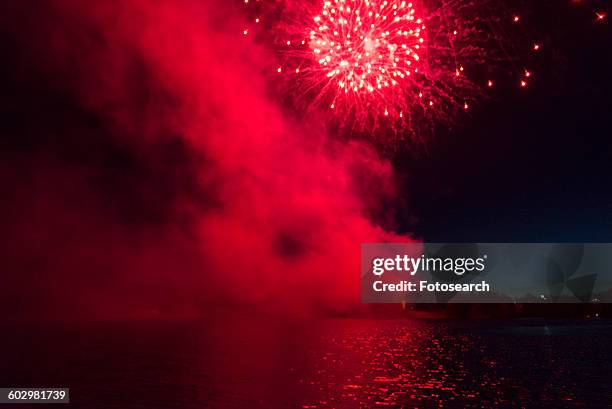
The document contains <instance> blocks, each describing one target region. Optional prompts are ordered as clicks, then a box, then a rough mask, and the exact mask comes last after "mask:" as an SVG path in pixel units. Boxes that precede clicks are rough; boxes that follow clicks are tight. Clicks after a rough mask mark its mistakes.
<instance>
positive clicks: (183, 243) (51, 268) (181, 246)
mask: <svg viewBox="0 0 612 409" xmlns="http://www.w3.org/2000/svg"><path fill="white" fill-rule="evenodd" d="M223 3H224V2H214V3H212V2H209V4H202V3H201V2H197V1H168V2H161V1H152V0H150V1H138V0H134V1H100V2H94V1H87V2H84V1H66V0H62V1H52V2H47V3H44V6H43V7H40V8H39V9H37V10H27V8H28V6H27V5H25V4H22V5H12V6H10V7H9V8H12V9H11V10H5V12H4V13H2V14H3V15H4V16H5V17H4V18H3V21H2V25H3V26H4V27H5V29H6V30H7V31H8V32H10V33H11V36H12V37H11V39H12V40H11V41H13V42H14V45H15V48H16V49H19V50H20V51H19V53H17V54H16V55H18V57H16V60H14V61H15V64H16V65H19V66H20V72H19V73H12V74H13V75H14V76H15V77H16V78H17V83H18V84H26V83H28V84H34V85H32V86H31V87H32V89H30V90H29V91H27V92H26V91H23V90H21V89H20V91H19V92H20V93H21V95H20V97H19V100H20V101H21V102H20V103H19V106H21V107H22V108H23V107H29V108H28V110H30V111H29V115H30V118H29V121H32V122H33V123H34V124H32V123H28V124H27V126H25V125H22V124H21V123H20V125H19V126H16V127H15V129H13V130H9V131H7V132H8V133H9V134H10V136H9V137H8V138H9V139H10V140H23V139H24V138H23V134H24V132H25V131H24V130H23V129H28V130H30V131H31V130H32V129H34V130H35V132H29V133H28V137H27V138H25V140H26V141H27V143H24V144H21V145H19V144H17V145H18V148H15V147H14V146H12V147H10V149H8V150H5V154H4V156H5V160H4V162H5V165H3V166H4V167H5V170H4V171H3V176H4V179H5V181H4V182H6V184H7V185H8V186H10V189H11V192H12V193H11V195H10V197H9V200H8V201H7V202H6V203H7V204H5V205H3V214H4V215H5V217H7V224H6V225H7V226H8V232H9V234H8V235H7V236H6V237H5V243H4V248H5V249H7V250H9V251H8V252H7V254H8V265H9V271H8V272H7V273H6V274H5V279H6V281H7V283H9V284H12V285H10V286H9V287H8V289H7V287H5V288H4V289H3V290H1V291H2V292H4V294H2V295H4V296H5V297H4V298H5V300H9V301H7V302H6V305H5V309H7V308H8V311H12V312H14V313H19V312H22V311H28V310H31V311H36V313H40V311H42V310H45V311H47V312H50V313H54V312H58V313H65V312H67V311H72V312H74V311H75V310H76V311H77V312H78V313H82V314H102V315H112V314H119V315H120V314H126V313H127V314H132V313H136V314H137V313H139V312H142V311H150V310H154V311H160V312H162V313H165V312H167V313H185V312H190V313H191V312H193V311H196V312H197V311H201V310H202V309H203V308H206V307H208V306H209V305H211V304H212V305H219V304H224V303H228V304H232V303H246V304H248V305H258V306H262V307H264V308H273V309H275V308H283V309H286V308H290V309H292V310H294V309H297V310H299V311H312V310H313V309H319V308H320V309H323V310H344V309H346V308H347V307H348V306H352V305H356V303H358V300H359V268H358V263H359V246H360V244H361V243H362V242H381V241H406V240H407V238H405V237H399V236H397V235H396V234H394V233H393V232H392V231H389V230H388V229H389V228H390V226H389V224H388V223H385V225H386V228H387V230H385V228H383V227H381V226H379V225H378V222H377V221H380V220H388V219H389V217H388V215H386V214H385V213H386V211H385V209H384V207H383V206H382V205H381V203H383V202H388V201H389V199H392V198H393V197H394V195H395V192H394V175H393V169H392V168H391V166H390V164H389V163H388V162H387V161H385V160H383V159H381V157H379V156H378V154H377V153H376V152H375V151H374V150H373V149H372V148H371V147H369V146H368V145H367V144H365V143H363V142H346V141H339V140H336V139H334V138H331V137H329V136H327V135H326V133H325V131H324V126H322V125H319V124H317V123H316V122H317V118H297V119H296V118H295V115H294V114H293V113H291V114H290V113H289V112H288V111H287V108H285V107H283V106H282V103H281V102H279V101H280V100H281V98H279V97H278V96H275V95H273V92H272V91H270V87H269V84H270V81H273V79H274V78H273V77H272V78H270V77H268V75H267V74H265V73H267V72H273V68H272V67H274V58H273V56H272V55H271V54H270V53H269V52H268V51H267V50H265V49H263V48H262V47H260V46H258V45H256V44H253V43H250V42H249V39H248V38H244V36H242V32H241V29H240V21H239V20H238V19H234V18H233V17H230V16H232V15H235V14H236V13H235V11H236V10H234V9H233V8H232V7H231V6H229V5H227V4H223ZM18 88H19V87H18ZM41 90H44V92H45V93H46V95H49V94H50V95H52V97H49V98H48V100H50V101H56V99H59V100H61V101H62V102H61V103H60V108H58V106H57V104H55V103H45V104H42V110H46V111H47V112H46V113H42V114H41V113H40V112H39V111H36V109H34V108H31V106H32V104H34V105H36V103H35V101H36V100H37V99H38V98H39V97H40V93H41V92H43V91H41ZM24 92H25V94H24ZM58 95H59V97H58ZM66 101H68V102H66ZM3 104H5V102H3ZM62 104H63V105H62ZM65 106H70V109H68V108H65ZM22 108H19V109H22ZM24 109H25V108H23V109H22V110H24ZM49 110H51V111H52V113H51V114H50V113H49ZM66 111H68V112H66ZM48 116H52V118H50V119H49V122H50V125H47V124H45V123H44V121H43V120H42V119H41V118H47V117H48ZM75 117H76V118H77V119H75ZM37 121H40V122H41V123H39V124H38V125H36V122H37ZM26 122H27V121H26ZM24 127H25V128H24ZM92 141H94V142H92ZM9 169H10V171H9ZM17 175H18V177H17ZM391 227H392V226H391Z"/></svg>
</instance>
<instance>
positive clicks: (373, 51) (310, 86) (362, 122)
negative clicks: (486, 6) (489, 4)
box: [279, 0, 486, 133]
mask: <svg viewBox="0 0 612 409" xmlns="http://www.w3.org/2000/svg"><path fill="white" fill-rule="evenodd" d="M452 7H454V8H451V7H450V6H448V5H447V3H442V5H440V6H438V7H436V8H435V10H434V11H431V10H430V9H427V8H426V7H425V6H424V5H423V4H421V3H416V2H414V1H412V2H411V1H405V0H323V1H318V2H316V3H315V4H313V5H312V6H311V7H306V10H307V12H306V13H303V10H304V8H302V9H301V13H299V14H297V16H299V17H297V18H295V16H294V18H286V19H285V20H284V21H285V24H284V25H282V24H281V26H282V27H283V29H281V30H280V31H281V32H284V33H285V39H284V40H283V42H284V48H283V50H282V52H281V55H282V60H283V65H282V68H281V69H280V71H279V72H280V73H282V74H283V75H291V76H292V79H291V80H292V81H293V83H294V85H295V89H296V90H297V94H299V95H300V96H302V97H305V99H306V100H310V101H313V102H314V105H316V106H319V107H325V108H327V109H329V110H331V111H332V112H333V113H334V117H335V118H338V119H339V122H340V124H341V125H348V126H350V127H351V128H352V129H357V130H367V131H370V132H371V131H373V130H375V129H378V128H382V129H384V130H385V131H386V130H389V129H393V130H396V131H398V130H401V131H408V132H409V133H414V132H415V131H416V129H417V128H419V129H420V130H422V129H423V125H426V126H430V125H431V124H432V123H434V122H435V121H439V120H444V119H448V118H451V117H453V116H454V115H455V114H456V113H458V112H464V111H465V110H467V109H469V107H470V106H471V104H472V102H473V100H474V98H475V95H476V93H477V89H478V87H476V86H474V84H473V83H472V82H471V81H470V80H469V79H468V78H467V77H466V76H465V75H464V74H465V66H466V65H470V64H475V63H476V61H483V60H484V59H485V53H486V52H485V50H484V48H483V46H482V44H480V43H481V39H479V41H478V42H476V41H474V40H473V39H472V37H475V36H477V33H476V31H478V30H476V29H475V28H474V27H475V26H474V21H473V20H472V21H469V22H468V21H467V20H462V18H463V17H462V16H461V15H460V13H462V12H465V8H464V7H462V6H459V5H457V4H455V5H454V6H452ZM304 16H307V18H303V17H304ZM300 17H302V19H301V20H300ZM468 23H469V24H468ZM296 28H297V30H296ZM468 37H469V38H468ZM287 73H288V74H287Z"/></svg>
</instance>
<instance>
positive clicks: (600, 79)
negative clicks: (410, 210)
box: [397, 2, 612, 242]
mask: <svg viewBox="0 0 612 409" xmlns="http://www.w3.org/2000/svg"><path fill="white" fill-rule="evenodd" d="M541 3H542V4H540V8H539V9H537V10H536V12H535V13H536V15H538V16H539V17H540V18H542V16H544V17H546V18H549V20H550V21H548V22H547V23H546V24H545V26H544V27H538V29H539V30H541V31H543V32H546V33H547V34H548V36H547V38H546V39H545V44H546V45H545V49H544V50H543V51H542V54H541V56H540V57H539V58H538V60H537V62H536V67H537V69H536V70H535V72H536V74H535V75H536V77H535V81H534V82H532V83H531V84H530V85H529V89H527V90H518V89H511V90H508V89H505V90H503V91H501V92H499V93H497V94H496V95H495V96H494V97H493V98H492V99H491V100H489V101H486V102H485V104H484V107H482V108H481V109H479V110H478V112H476V113H475V114H474V115H473V120H471V121H469V124H468V125H467V126H466V127H464V128H462V129H460V130H458V131H456V132H455V133H454V134H452V135H450V136H448V137H445V138H443V139H438V140H436V141H434V142H433V143H432V144H431V146H429V147H428V151H427V153H423V152H419V153H413V154H407V155H404V154H402V155H400V156H399V159H397V162H398V163H399V167H400V168H403V169H405V170H406V174H409V175H415V177H409V178H408V180H407V182H406V186H407V190H408V191H410V192H411V194H410V197H412V200H414V201H415V202H413V203H412V204H413V205H414V206H415V207H416V214H417V220H418V221H417V222H416V223H413V222H411V221H410V220H409V218H405V220H404V225H405V226H408V229H414V230H417V231H418V232H421V233H422V235H423V237H424V238H425V240H426V241H432V242H436V241H439V242H444V241H467V242H478V241H480V242H505V241H510V242H532V241H533V242H556V241H567V242H572V241H576V242H583V241H584V242H589V241H595V242H609V241H611V240H612V191H611V190H610V175H611V174H612V138H611V136H612V128H611V125H612V109H611V108H612V102H611V99H610V95H612V93H611V91H612V78H611V76H610V73H611V72H612V57H611V55H610V52H609V50H610V49H612V36H611V35H610V27H609V24H607V23H606V24H597V23H594V18H593V15H592V13H591V11H590V10H592V9H591V8H589V9H588V10H585V9H580V8H577V7H576V6H571V5H563V6H562V7H558V8H555V7H552V4H559V3H560V2H557V3H555V2H541ZM561 4H563V3H561ZM534 7H535V6H534ZM538 13H539V14H538ZM406 156H407V157H408V158H409V160H406V159H405V158H406ZM416 175H418V176H416Z"/></svg>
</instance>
